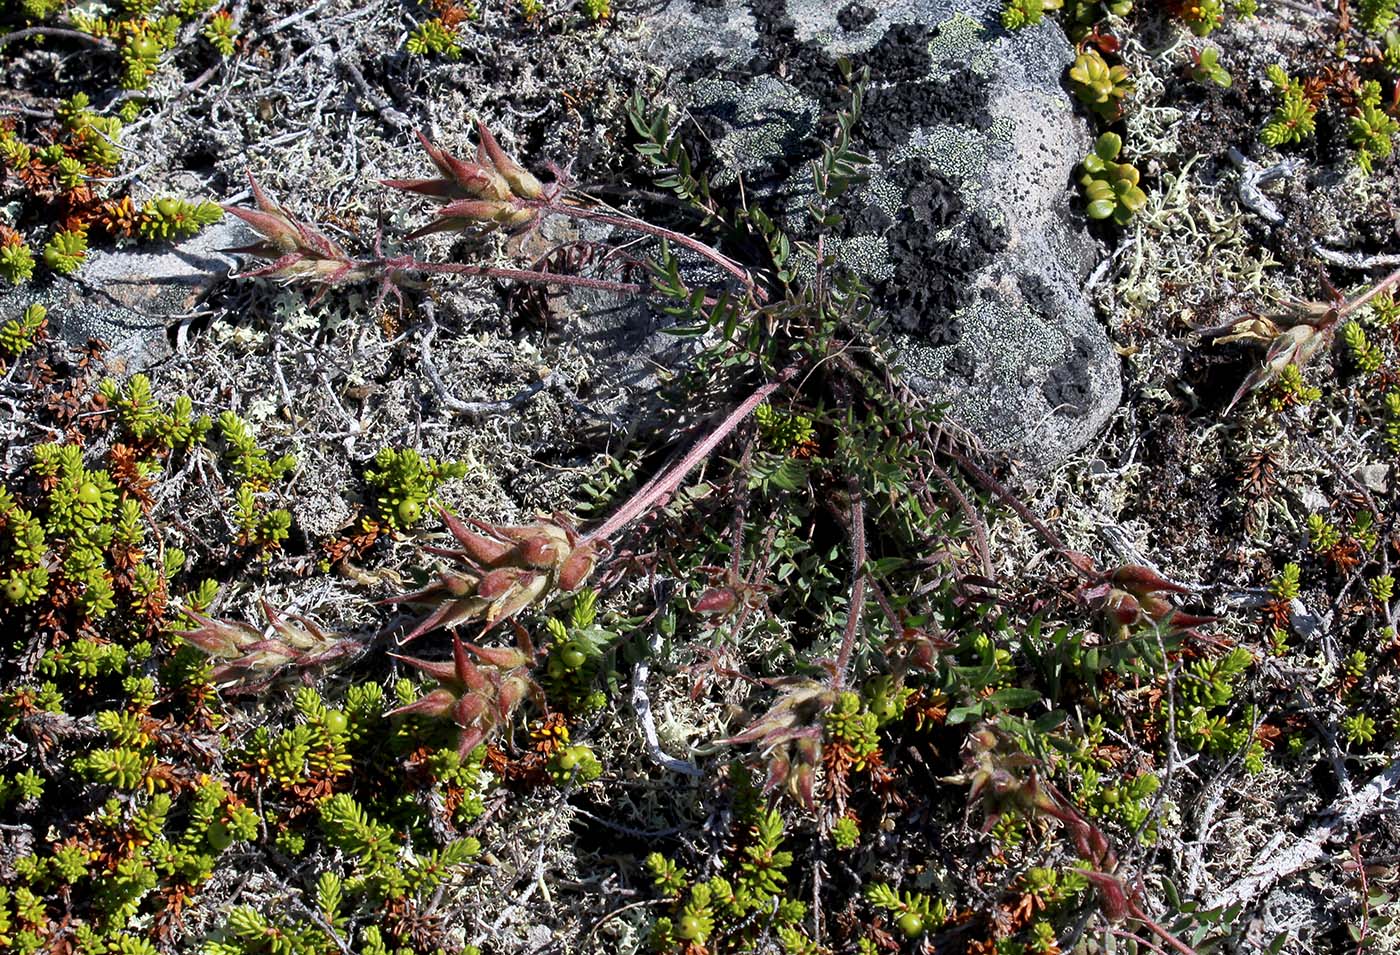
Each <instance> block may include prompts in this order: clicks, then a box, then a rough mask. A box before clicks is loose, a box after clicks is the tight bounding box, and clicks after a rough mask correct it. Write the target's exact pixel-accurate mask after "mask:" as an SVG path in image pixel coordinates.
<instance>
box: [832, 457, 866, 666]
mask: <svg viewBox="0 0 1400 955" xmlns="http://www.w3.org/2000/svg"><path fill="white" fill-rule="evenodd" d="M846 485H847V488H848V490H849V491H850V494H851V563H852V564H854V566H855V582H854V583H853V584H851V605H850V607H848V608H847V610H846V630H845V632H844V633H842V634H841V649H840V651H839V652H838V653H837V655H836V672H835V674H834V675H833V681H832V682H833V683H834V684H835V688H836V689H838V690H839V689H841V688H842V687H843V686H845V685H846V669H847V668H848V667H849V666H850V665H851V654H852V653H853V652H855V648H856V634H857V633H858V632H859V631H860V617H861V613H862V612H863V611H864V610H865V504H864V501H863V499H862V498H861V496H860V485H858V484H857V483H856V481H855V479H854V478H851V479H849V480H848V481H847V482H846Z"/></svg>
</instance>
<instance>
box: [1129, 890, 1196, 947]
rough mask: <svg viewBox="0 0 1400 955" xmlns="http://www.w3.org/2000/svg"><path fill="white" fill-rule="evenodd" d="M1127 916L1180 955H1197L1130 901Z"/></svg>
mask: <svg viewBox="0 0 1400 955" xmlns="http://www.w3.org/2000/svg"><path fill="white" fill-rule="evenodd" d="M1128 914H1129V915H1131V916H1132V917H1133V918H1135V919H1137V920H1138V921H1139V922H1141V923H1142V924H1143V925H1145V926H1146V927H1147V928H1148V929H1149V930H1150V931H1151V932H1152V934H1153V935H1156V936H1157V937H1158V938H1160V939H1161V940H1162V941H1164V942H1166V943H1167V944H1168V945H1170V946H1171V947H1172V948H1174V949H1176V950H1177V951H1178V952H1180V953H1181V955H1198V953H1197V951H1196V950H1195V949H1194V948H1192V947H1191V946H1190V945H1187V944H1186V943H1185V942H1183V941H1182V940H1181V939H1179V938H1177V937H1176V936H1175V935H1173V934H1172V933H1171V932H1168V931H1167V930H1166V929H1165V928H1163V927H1162V926H1160V925H1158V924H1157V923H1156V922H1154V921H1152V919H1150V918H1148V917H1147V913H1145V912H1144V911H1143V910H1142V909H1140V908H1139V907H1138V905H1137V903H1135V902H1133V901H1131V900H1129V902H1128Z"/></svg>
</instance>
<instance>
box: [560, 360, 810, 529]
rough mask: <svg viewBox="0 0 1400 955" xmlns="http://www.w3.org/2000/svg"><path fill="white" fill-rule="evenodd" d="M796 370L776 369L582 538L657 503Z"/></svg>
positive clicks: (620, 526)
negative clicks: (742, 400) (718, 421)
mask: <svg viewBox="0 0 1400 955" xmlns="http://www.w3.org/2000/svg"><path fill="white" fill-rule="evenodd" d="M797 370H798V369H797V366H796V365H789V366H788V367H787V368H784V369H783V370H782V371H780V372H778V376H777V377H776V378H775V379H774V380H772V381H770V382H769V383H768V384H766V385H763V386H762V387H761V388H759V389H758V390H757V391H755V392H754V393H753V394H751V395H749V397H748V398H746V399H745V400H744V403H743V404H741V405H739V407H737V408H735V409H734V410H733V411H731V412H730V413H729V417H727V418H725V419H724V420H723V421H721V422H720V423H719V425H718V426H717V427H716V428H715V429H714V430H713V431H711V432H710V433H709V434H708V435H706V436H705V437H704V438H702V439H701V440H700V442H699V443H698V444H696V445H695V447H693V448H691V449H690V451H688V452H687V453H686V455H685V457H683V458H681V459H680V460H679V461H677V462H676V464H675V465H674V466H672V467H670V468H668V469H667V470H665V471H663V472H662V473H660V474H658V475H657V476H656V477H654V478H652V479H651V480H650V481H648V482H647V483H646V484H644V485H643V486H642V487H641V488H640V489H639V490H638V491H637V493H635V494H633V495H632V497H631V498H629V499H628V500H627V502H626V503H625V504H623V505H622V506H621V507H619V508H618V509H617V510H616V511H613V513H612V515H611V516H609V517H608V519H607V520H606V521H604V522H603V524H602V526H600V527H599V528H598V529H597V530H594V531H592V532H591V533H589V534H588V535H587V537H586V538H585V539H586V540H608V539H609V538H611V537H612V536H613V535H614V534H616V533H617V532H618V531H620V530H622V529H623V528H625V527H626V526H627V525H628V524H631V523H632V522H633V521H635V520H637V519H638V518H639V517H641V516H642V515H644V514H645V513H646V512H647V511H649V510H651V508H652V507H654V506H655V505H656V504H657V503H659V502H660V501H662V500H664V499H665V498H667V497H669V496H671V495H672V494H673V493H675V491H676V488H678V487H680V483H681V481H683V480H685V476H686V475H687V474H689V473H690V472H691V471H692V470H694V469H695V467H696V465H698V464H699V463H700V462H701V461H703V460H705V458H707V457H709V455H710V452H711V451H713V450H714V449H715V445H717V444H719V443H720V442H721V441H723V440H724V439H725V437H727V436H728V435H729V433H730V432H731V431H733V430H734V429H735V428H737V427H738V426H739V422H741V421H743V420H744V419H745V418H747V417H748V416H749V415H750V414H751V413H752V412H753V409H755V408H757V407H758V406H759V405H760V404H762V403H763V401H764V399H766V398H767V397H768V396H769V395H771V394H772V393H773V392H774V391H777V390H778V388H779V387H780V386H781V385H783V384H784V383H785V382H787V381H789V380H791V379H792V378H793V376H795V375H796V374H797Z"/></svg>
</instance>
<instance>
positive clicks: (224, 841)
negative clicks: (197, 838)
mask: <svg viewBox="0 0 1400 955" xmlns="http://www.w3.org/2000/svg"><path fill="white" fill-rule="evenodd" d="M205 839H206V840H207V841H208V842H209V847H210V848H211V849H213V850H215V851H216V852H223V851H224V850H225V849H227V848H228V847H229V846H230V845H232V844H233V833H231V832H229V831H228V826H226V825H224V824H223V823H222V822H216V823H214V824H213V825H212V826H210V827H209V832H208V833H207V834H206V835H205Z"/></svg>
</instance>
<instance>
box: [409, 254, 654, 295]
mask: <svg viewBox="0 0 1400 955" xmlns="http://www.w3.org/2000/svg"><path fill="white" fill-rule="evenodd" d="M386 264H388V265H389V266H390V267H391V268H392V269H394V271H396V272H425V273H430V274H436V275H475V276H480V277H481V278H489V279H508V280H510V281H512V282H527V283H530V284H533V285H570V286H573V287H575V288H589V289H595V290H597V291H600V292H617V293H618V294H624V295H638V294H640V293H642V292H643V291H645V290H644V289H643V288H642V286H640V285H638V284H637V283H635V282H614V281H611V280H610V279H594V278H589V277H588V276H586V275H569V274H567V273H558V272H535V271H532V270H530V269H508V268H500V267H498V266H493V265H461V264H456V263H447V264H438V263H434V262H419V261H418V260H416V259H414V260H412V261H409V262H406V263H402V264H396V263H394V262H387V263H386Z"/></svg>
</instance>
